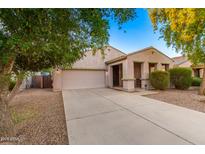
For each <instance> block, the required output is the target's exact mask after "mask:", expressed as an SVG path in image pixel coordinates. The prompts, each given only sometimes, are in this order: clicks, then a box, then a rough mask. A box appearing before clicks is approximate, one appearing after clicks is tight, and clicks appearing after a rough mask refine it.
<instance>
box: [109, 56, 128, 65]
mask: <svg viewBox="0 0 205 154" xmlns="http://www.w3.org/2000/svg"><path fill="white" fill-rule="evenodd" d="M126 58H127V56H125V55H123V56H120V57H117V58H115V59H112V60H109V61H106V62H105V64H112V63H115V62H118V61H122V60H125V59H126Z"/></svg>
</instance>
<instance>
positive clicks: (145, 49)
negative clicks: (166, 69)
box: [127, 46, 174, 62]
mask: <svg viewBox="0 0 205 154" xmlns="http://www.w3.org/2000/svg"><path fill="white" fill-rule="evenodd" d="M149 49H153V50H155V51H157V52H158V53H160V54H161V55H163V56H165V57H167V58H169V59H170V60H171V61H173V62H174V60H173V59H172V58H170V57H169V56H167V55H165V54H164V53H163V52H161V51H159V50H158V49H156V48H154V47H153V46H150V47H147V48H144V49H141V50H138V51H135V52H132V53H129V54H128V55H127V56H130V55H134V54H138V53H141V52H145V51H147V50H149Z"/></svg>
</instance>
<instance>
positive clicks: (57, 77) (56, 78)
mask: <svg viewBox="0 0 205 154" xmlns="http://www.w3.org/2000/svg"><path fill="white" fill-rule="evenodd" d="M62 73H63V72H62V70H60V69H55V70H54V72H53V75H52V78H53V91H62Z"/></svg>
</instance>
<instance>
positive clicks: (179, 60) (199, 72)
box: [172, 56, 204, 78]
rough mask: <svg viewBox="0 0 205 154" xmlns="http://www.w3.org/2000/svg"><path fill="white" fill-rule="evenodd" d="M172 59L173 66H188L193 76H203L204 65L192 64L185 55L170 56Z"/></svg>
mask: <svg viewBox="0 0 205 154" xmlns="http://www.w3.org/2000/svg"><path fill="white" fill-rule="evenodd" d="M172 59H173V60H174V67H189V68H191V69H192V76H193V77H199V78H202V77H203V69H204V65H193V64H192V62H191V61H190V60H188V58H187V57H186V56H179V57H174V58H172Z"/></svg>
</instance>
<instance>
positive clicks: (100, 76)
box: [62, 70, 105, 89]
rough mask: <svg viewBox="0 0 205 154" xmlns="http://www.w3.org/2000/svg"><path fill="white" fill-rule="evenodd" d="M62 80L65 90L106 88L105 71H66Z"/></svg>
mask: <svg viewBox="0 0 205 154" xmlns="http://www.w3.org/2000/svg"><path fill="white" fill-rule="evenodd" d="M62 79H63V80H62V88H63V89H83V88H101V87H105V71H101V70H99V71H98V70H66V71H63V77H62Z"/></svg>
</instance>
